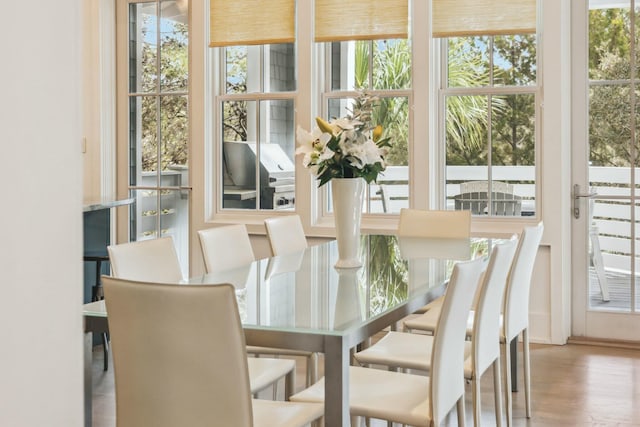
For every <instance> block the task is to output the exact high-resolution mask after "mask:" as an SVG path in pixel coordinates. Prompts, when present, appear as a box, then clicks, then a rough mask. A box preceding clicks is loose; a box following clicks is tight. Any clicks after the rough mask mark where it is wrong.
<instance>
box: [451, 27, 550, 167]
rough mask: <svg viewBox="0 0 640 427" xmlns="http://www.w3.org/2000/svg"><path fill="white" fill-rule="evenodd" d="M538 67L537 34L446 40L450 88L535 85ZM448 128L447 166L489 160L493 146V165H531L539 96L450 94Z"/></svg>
mask: <svg viewBox="0 0 640 427" xmlns="http://www.w3.org/2000/svg"><path fill="white" fill-rule="evenodd" d="M491 47H492V48H493V51H490V48H491ZM490 55H492V56H493V63H494V65H493V73H492V74H490V73H489V70H490V65H491V62H490ZM536 70H537V66H536V41H535V37H534V36H500V37H493V38H490V37H466V38H451V39H449V40H448V68H447V71H448V76H447V77H448V80H447V84H448V86H449V87H452V88H482V87H487V86H498V85H509V86H522V85H531V84H535V81H536ZM490 118H491V147H489V129H490V128H489V119H490ZM445 132H446V136H445V138H446V146H447V160H446V161H447V164H448V165H487V164H488V156H489V149H491V163H492V164H493V165H533V164H535V97H534V96H533V95H529V94H522V95H503V96H486V95H450V96H447V98H446V117H445Z"/></svg>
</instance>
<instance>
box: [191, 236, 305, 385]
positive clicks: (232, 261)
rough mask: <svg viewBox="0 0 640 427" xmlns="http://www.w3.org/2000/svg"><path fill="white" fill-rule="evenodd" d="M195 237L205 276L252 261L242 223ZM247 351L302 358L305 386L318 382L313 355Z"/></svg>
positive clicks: (250, 348)
mask: <svg viewBox="0 0 640 427" xmlns="http://www.w3.org/2000/svg"><path fill="white" fill-rule="evenodd" d="M303 236H304V234H303ZM198 237H199V239H200V247H201V248H202V254H203V256H204V264H205V268H206V270H207V273H217V272H220V271H224V270H228V269H232V268H236V267H239V266H242V265H246V264H250V263H251V262H253V261H255V256H254V254H253V248H252V246H251V240H250V239H249V234H248V233H247V228H246V226H245V225H244V224H238V225H225V226H221V227H215V228H208V229H205V230H198ZM305 246H306V241H305ZM247 352H248V353H250V354H255V355H269V356H280V355H283V356H300V357H305V358H306V363H307V374H306V384H307V385H310V384H313V383H314V382H315V381H316V379H317V360H316V359H317V355H316V354H315V353H311V352H308V351H302V350H292V349H284V348H271V347H258V346H247Z"/></svg>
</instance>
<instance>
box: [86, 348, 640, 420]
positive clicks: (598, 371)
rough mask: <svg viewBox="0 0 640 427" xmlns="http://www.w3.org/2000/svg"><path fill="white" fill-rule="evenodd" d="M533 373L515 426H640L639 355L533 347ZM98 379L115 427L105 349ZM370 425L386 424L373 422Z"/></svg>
mask: <svg viewBox="0 0 640 427" xmlns="http://www.w3.org/2000/svg"><path fill="white" fill-rule="evenodd" d="M490 371H491V370H489V372H487V373H486V374H485V376H484V377H483V379H482V400H483V412H482V414H483V425H486V426H494V425H495V418H494V412H493V387H492V384H493V382H492V378H491V372H490ZM531 371H532V405H533V417H532V418H531V419H527V418H525V412H524V393H523V391H522V377H521V376H520V391H519V392H516V393H513V400H514V421H515V422H514V425H515V426H640V350H630V349H620V348H611V347H599V346H591V345H578V344H568V345H564V346H551V345H533V346H532V350H531ZM93 375H94V377H93V378H94V383H93V419H94V423H93V425H94V427H113V426H115V400H114V386H113V369H112V368H111V367H110V369H109V371H108V372H103V371H102V351H101V349H100V348H96V350H95V351H94V359H93ZM303 377H304V361H303V359H300V360H299V363H298V379H297V384H298V388H302V385H303ZM282 388H283V387H282V386H280V387H279V390H280V391H281V390H282ZM265 397H269V396H265ZM466 400H467V405H466V412H467V425H473V422H472V415H471V409H472V406H471V391H470V389H468V390H467V395H466ZM371 425H372V426H375V427H378V426H386V425H387V424H386V422H382V421H373V422H372V423H371ZM445 425H447V426H456V425H457V420H456V416H455V411H453V412H452V413H451V414H449V417H448V418H447V420H446V423H445ZM185 427H186V426H185ZM274 427H277V426H274Z"/></svg>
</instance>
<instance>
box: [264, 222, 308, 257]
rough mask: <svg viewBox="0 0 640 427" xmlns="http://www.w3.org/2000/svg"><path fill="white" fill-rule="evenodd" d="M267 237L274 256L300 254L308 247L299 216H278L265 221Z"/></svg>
mask: <svg viewBox="0 0 640 427" xmlns="http://www.w3.org/2000/svg"><path fill="white" fill-rule="evenodd" d="M264 225H265V227H266V229H267V237H268V238H269V243H270V245H271V253H272V254H273V255H274V256H278V255H284V254H288V253H292V252H299V251H301V250H303V249H306V247H307V238H306V236H305V234H304V228H303V227H302V221H300V216H299V215H287V216H278V217H273V218H267V219H265V220H264Z"/></svg>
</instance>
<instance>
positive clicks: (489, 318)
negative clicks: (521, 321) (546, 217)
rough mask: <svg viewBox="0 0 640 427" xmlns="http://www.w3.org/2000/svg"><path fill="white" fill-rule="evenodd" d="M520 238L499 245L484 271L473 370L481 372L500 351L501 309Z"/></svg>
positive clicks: (476, 327) (474, 341)
mask: <svg viewBox="0 0 640 427" xmlns="http://www.w3.org/2000/svg"><path fill="white" fill-rule="evenodd" d="M517 243H518V241H517V239H515V238H514V239H511V240H509V241H507V242H504V243H500V244H497V245H495V246H494V247H493V248H492V249H491V255H490V256H489V263H488V264H487V269H486V271H485V273H484V277H483V281H482V284H481V285H480V290H479V294H478V302H477V305H476V309H475V317H474V322H473V334H472V337H473V338H472V352H473V355H474V357H472V359H471V360H472V361H473V362H474V363H475V365H474V366H473V370H474V372H475V373H476V375H477V376H480V375H481V374H482V372H484V371H485V370H486V369H487V368H488V367H489V366H491V364H492V363H493V362H494V361H495V360H496V359H497V358H498V356H499V355H500V313H501V311H502V301H503V298H504V291H505V288H506V286H507V278H508V276H509V271H510V270H511V264H512V261H513V256H514V254H515V252H516V245H517Z"/></svg>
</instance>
